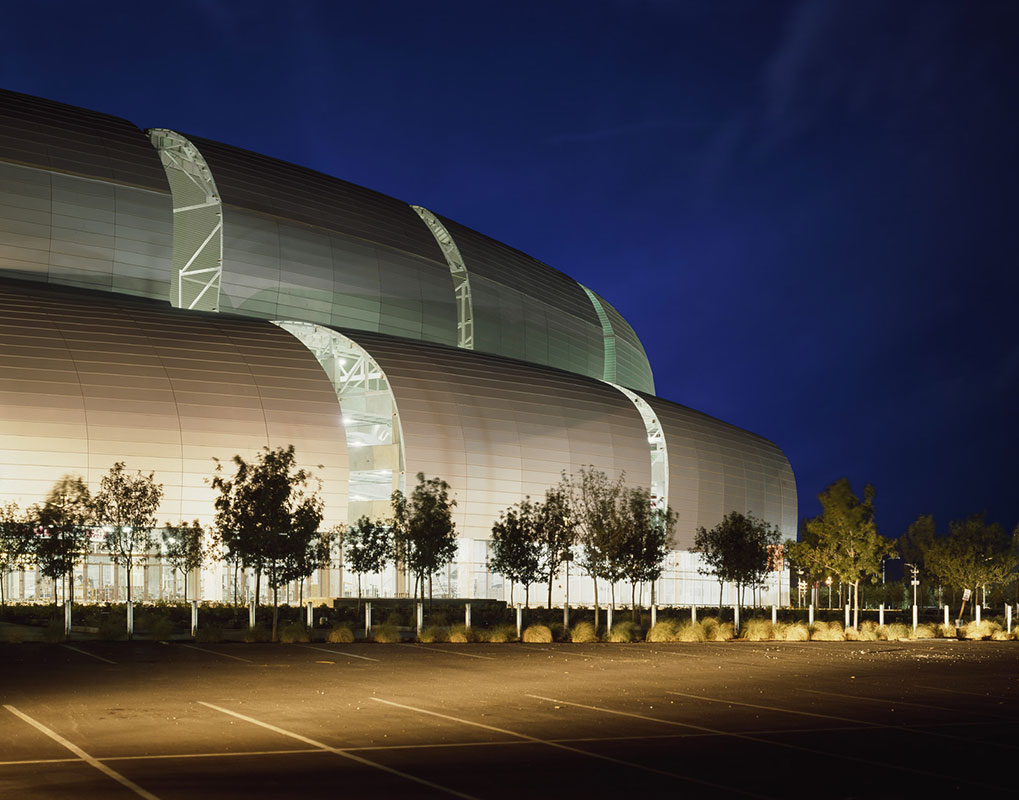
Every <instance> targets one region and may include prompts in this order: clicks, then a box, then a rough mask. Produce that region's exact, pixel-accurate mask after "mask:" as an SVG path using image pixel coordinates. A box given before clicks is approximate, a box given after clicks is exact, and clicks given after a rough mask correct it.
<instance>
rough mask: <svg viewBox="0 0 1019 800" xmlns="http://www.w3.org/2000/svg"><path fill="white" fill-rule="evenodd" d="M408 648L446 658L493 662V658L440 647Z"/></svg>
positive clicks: (417, 645)
mask: <svg viewBox="0 0 1019 800" xmlns="http://www.w3.org/2000/svg"><path fill="white" fill-rule="evenodd" d="M408 646H409V647H414V648H416V649H418V650H432V651H433V652H436V653H445V654H446V655H448V656H463V657H464V658H483V659H485V661H495V657H494V656H479V655H478V654H477V653H461V652H460V651H459V650H444V649H442V648H441V647H426V646H425V645H423V644H410V645H408Z"/></svg>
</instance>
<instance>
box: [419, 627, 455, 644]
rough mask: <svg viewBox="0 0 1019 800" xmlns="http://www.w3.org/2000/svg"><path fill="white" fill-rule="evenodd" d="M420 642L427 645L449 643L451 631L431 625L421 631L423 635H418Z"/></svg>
mask: <svg viewBox="0 0 1019 800" xmlns="http://www.w3.org/2000/svg"><path fill="white" fill-rule="evenodd" d="M418 641H419V642H424V643H425V644H432V643H434V642H448V641H449V631H448V630H446V629H445V628H443V627H440V626H438V625H429V626H428V627H427V628H422V629H421V633H419V634H418Z"/></svg>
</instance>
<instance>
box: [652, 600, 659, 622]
mask: <svg viewBox="0 0 1019 800" xmlns="http://www.w3.org/2000/svg"><path fill="white" fill-rule="evenodd" d="M657 624H658V606H657V604H655V603H652V604H651V627H652V628H653V627H654V626H655V625H657Z"/></svg>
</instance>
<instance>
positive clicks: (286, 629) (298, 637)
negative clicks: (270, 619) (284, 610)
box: [280, 622, 311, 644]
mask: <svg viewBox="0 0 1019 800" xmlns="http://www.w3.org/2000/svg"><path fill="white" fill-rule="evenodd" d="M280 641H281V642H283V644H294V643H295V642H310V641H311V637H310V636H309V635H308V629H307V628H305V627H304V626H303V625H302V624H301V623H300V622H288V623H287V624H286V625H284V626H283V627H282V628H280Z"/></svg>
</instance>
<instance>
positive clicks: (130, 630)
mask: <svg viewBox="0 0 1019 800" xmlns="http://www.w3.org/2000/svg"><path fill="white" fill-rule="evenodd" d="M132 636H134V603H128V604H127V638H128V639H130V638H131V637H132Z"/></svg>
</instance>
